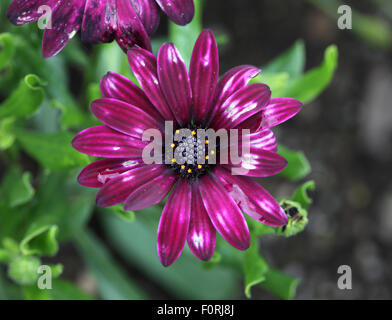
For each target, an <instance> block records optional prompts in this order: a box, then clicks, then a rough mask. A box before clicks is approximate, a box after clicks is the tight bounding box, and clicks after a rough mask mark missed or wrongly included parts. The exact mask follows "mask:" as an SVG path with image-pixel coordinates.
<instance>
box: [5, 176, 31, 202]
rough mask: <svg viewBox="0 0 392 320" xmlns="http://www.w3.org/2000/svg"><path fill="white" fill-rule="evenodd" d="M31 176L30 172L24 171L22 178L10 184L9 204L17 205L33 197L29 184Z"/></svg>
mask: <svg viewBox="0 0 392 320" xmlns="http://www.w3.org/2000/svg"><path fill="white" fill-rule="evenodd" d="M31 180H32V176H31V173H30V172H25V173H23V175H22V179H20V180H19V179H18V180H17V181H15V183H14V184H12V185H11V186H10V187H11V190H10V200H9V205H10V206H11V207H17V206H19V205H22V204H25V203H26V202H29V201H30V200H31V199H32V198H33V197H34V193H35V191H34V188H33V187H32V186H31Z"/></svg>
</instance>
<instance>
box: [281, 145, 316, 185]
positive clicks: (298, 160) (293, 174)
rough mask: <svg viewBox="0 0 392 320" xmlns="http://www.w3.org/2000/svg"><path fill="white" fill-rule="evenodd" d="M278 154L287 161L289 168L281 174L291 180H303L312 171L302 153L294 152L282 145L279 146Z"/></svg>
mask: <svg viewBox="0 0 392 320" xmlns="http://www.w3.org/2000/svg"><path fill="white" fill-rule="evenodd" d="M278 153H279V154H280V155H281V156H283V157H284V158H285V159H286V160H287V162H288V163H287V167H286V168H285V169H284V170H283V171H282V172H281V173H280V175H281V176H283V177H285V178H287V179H289V180H293V181H296V180H301V179H302V178H304V177H306V176H307V175H308V174H309V173H310V172H311V171H312V168H311V167H310V164H309V161H308V160H307V159H306V156H305V154H304V153H303V152H302V151H293V150H290V149H288V148H286V147H284V146H282V145H278Z"/></svg>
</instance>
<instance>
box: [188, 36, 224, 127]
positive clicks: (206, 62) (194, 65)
mask: <svg viewBox="0 0 392 320" xmlns="http://www.w3.org/2000/svg"><path fill="white" fill-rule="evenodd" d="M189 74H190V79H191V85H192V95H193V118H194V120H195V122H196V123H197V124H202V123H205V122H207V121H208V119H210V117H211V111H212V109H213V98H214V94H215V89H216V85H217V81H218V76H219V55H218V46H217V44H216V40H215V37H214V35H213V33H212V32H211V31H208V30H205V31H203V32H202V33H201V34H200V36H199V38H198V39H197V41H196V44H195V47H194V49H193V54H192V59H191V65H190V71H189Z"/></svg>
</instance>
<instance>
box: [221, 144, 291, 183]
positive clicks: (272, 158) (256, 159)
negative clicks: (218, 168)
mask: <svg viewBox="0 0 392 320" xmlns="http://www.w3.org/2000/svg"><path fill="white" fill-rule="evenodd" d="M241 156H242V159H243V160H242V161H241V162H240V163H238V164H234V163H231V164H223V165H222V166H224V167H226V168H228V169H233V168H235V169H236V172H235V173H236V175H245V176H249V177H269V176H272V175H274V174H277V173H279V172H281V171H282V170H283V169H284V168H286V166H287V161H286V159H285V158H283V157H282V156H281V155H279V154H277V153H275V152H271V151H267V150H263V149H261V148H257V147H254V146H252V145H251V147H250V152H249V153H244V154H242V155H241Z"/></svg>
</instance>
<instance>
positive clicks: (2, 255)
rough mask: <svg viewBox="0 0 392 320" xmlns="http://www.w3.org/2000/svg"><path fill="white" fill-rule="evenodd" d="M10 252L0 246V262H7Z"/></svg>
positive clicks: (10, 255) (9, 258)
mask: <svg viewBox="0 0 392 320" xmlns="http://www.w3.org/2000/svg"><path fill="white" fill-rule="evenodd" d="M11 257H12V254H11V253H10V252H9V251H8V250H5V249H1V248H0V262H1V263H8V262H10V260H11Z"/></svg>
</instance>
